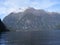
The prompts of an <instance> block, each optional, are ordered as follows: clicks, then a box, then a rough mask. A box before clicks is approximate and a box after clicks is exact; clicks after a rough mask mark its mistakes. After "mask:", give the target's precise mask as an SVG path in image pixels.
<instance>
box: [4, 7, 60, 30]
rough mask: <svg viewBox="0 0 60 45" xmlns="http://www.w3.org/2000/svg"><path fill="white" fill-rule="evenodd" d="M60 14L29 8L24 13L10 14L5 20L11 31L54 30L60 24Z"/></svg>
mask: <svg viewBox="0 0 60 45" xmlns="http://www.w3.org/2000/svg"><path fill="white" fill-rule="evenodd" d="M59 19H60V14H58V13H53V12H52V13H49V12H46V11H44V10H36V9H34V8H28V9H26V10H25V11H24V12H18V13H10V14H9V15H8V16H6V17H5V18H4V20H3V22H4V24H5V25H6V26H7V28H8V29H10V30H30V31H31V30H53V29H56V26H57V25H58V24H60V20H59Z"/></svg>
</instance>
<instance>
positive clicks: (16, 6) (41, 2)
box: [0, 0, 60, 20]
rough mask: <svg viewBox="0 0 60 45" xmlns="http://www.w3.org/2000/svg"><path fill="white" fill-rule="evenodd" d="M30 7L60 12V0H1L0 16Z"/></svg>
mask: <svg viewBox="0 0 60 45" xmlns="http://www.w3.org/2000/svg"><path fill="white" fill-rule="evenodd" d="M28 7H33V8H36V9H44V10H46V11H49V12H59V13H60V0H0V18H1V19H2V20H3V18H4V17H5V16H7V15H8V14H9V13H11V12H19V11H23V10H25V9H26V8H28Z"/></svg>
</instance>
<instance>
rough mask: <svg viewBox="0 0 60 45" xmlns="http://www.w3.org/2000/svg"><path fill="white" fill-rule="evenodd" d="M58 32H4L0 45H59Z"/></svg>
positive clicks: (59, 37)
mask: <svg viewBox="0 0 60 45" xmlns="http://www.w3.org/2000/svg"><path fill="white" fill-rule="evenodd" d="M59 34H60V31H59V30H55V31H54V30H53V31H27V32H25V31H24V32H22V31H20V32H6V33H3V34H2V36H1V39H0V45H60V35H59Z"/></svg>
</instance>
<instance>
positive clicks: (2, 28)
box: [0, 19, 8, 34]
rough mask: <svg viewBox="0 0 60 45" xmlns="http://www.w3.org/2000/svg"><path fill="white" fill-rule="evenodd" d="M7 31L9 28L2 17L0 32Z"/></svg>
mask: <svg viewBox="0 0 60 45" xmlns="http://www.w3.org/2000/svg"><path fill="white" fill-rule="evenodd" d="M6 31H8V29H7V28H6V26H5V25H4V23H3V22H2V21H1V19H0V34H1V33H2V32H6Z"/></svg>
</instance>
